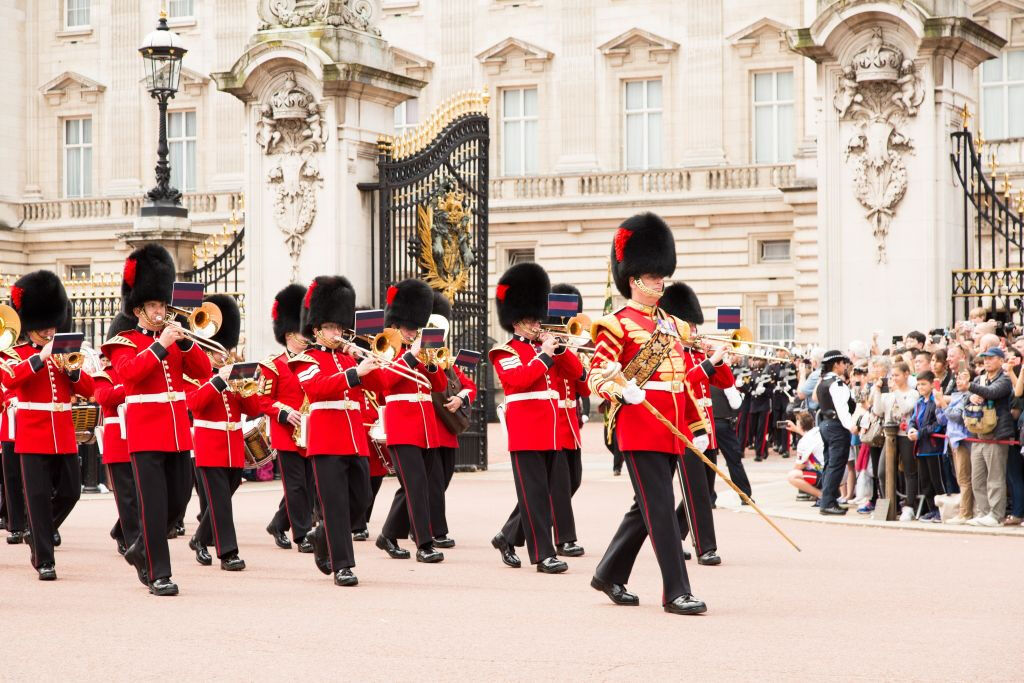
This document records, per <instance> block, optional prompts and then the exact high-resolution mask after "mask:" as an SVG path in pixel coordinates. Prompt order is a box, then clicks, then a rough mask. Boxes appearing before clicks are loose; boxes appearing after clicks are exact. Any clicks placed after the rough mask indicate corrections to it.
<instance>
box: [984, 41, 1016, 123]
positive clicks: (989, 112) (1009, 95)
mask: <svg viewBox="0 0 1024 683" xmlns="http://www.w3.org/2000/svg"><path fill="white" fill-rule="evenodd" d="M1022 108H1024V50H1010V51H1007V52H1004V53H1003V54H1002V55H1000V57H999V59H990V60H988V61H987V62H982V64H981V115H982V126H981V132H982V134H983V135H984V136H985V137H986V138H988V139H990V140H1001V139H1005V138H1019V137H1024V117H1022V116H1021V115H1020V112H1021V110H1022ZM1013 112H1017V113H1016V114H1013Z"/></svg>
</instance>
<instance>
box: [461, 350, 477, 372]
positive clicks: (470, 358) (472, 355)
mask: <svg viewBox="0 0 1024 683" xmlns="http://www.w3.org/2000/svg"><path fill="white" fill-rule="evenodd" d="M479 362H480V352H479V351H470V350H469V349H459V352H458V353H457V354H455V364H456V365H461V366H462V367H464V368H471V367H473V366H474V365H476V364H477V363H479Z"/></svg>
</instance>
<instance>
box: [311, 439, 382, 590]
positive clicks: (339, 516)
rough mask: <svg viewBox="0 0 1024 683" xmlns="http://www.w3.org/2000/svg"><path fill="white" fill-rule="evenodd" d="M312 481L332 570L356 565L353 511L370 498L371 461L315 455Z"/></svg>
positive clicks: (365, 503)
mask: <svg viewBox="0 0 1024 683" xmlns="http://www.w3.org/2000/svg"><path fill="white" fill-rule="evenodd" d="M312 461H313V482H314V486H315V488H316V496H317V499H318V500H319V501H320V513H321V515H322V516H323V520H322V526H323V529H324V530H323V532H321V533H324V534H325V536H326V538H327V552H328V555H329V557H330V560H331V571H334V572H337V571H339V570H342V569H351V568H352V567H354V566H356V556H355V551H354V550H353V549H352V513H353V511H354V510H365V509H366V506H367V503H368V502H369V500H370V490H369V487H368V485H367V482H369V480H370V464H369V461H368V460H367V459H366V458H364V457H363V456H361V455H314V456H313V457H312Z"/></svg>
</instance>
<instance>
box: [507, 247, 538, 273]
mask: <svg viewBox="0 0 1024 683" xmlns="http://www.w3.org/2000/svg"><path fill="white" fill-rule="evenodd" d="M535 256H536V254H535V253H534V249H533V247H517V248H515V249H508V250H506V251H505V261H506V263H505V267H506V268H511V267H512V266H514V265H516V264H517V263H532V262H534V261H536V260H537V259H536V258H535Z"/></svg>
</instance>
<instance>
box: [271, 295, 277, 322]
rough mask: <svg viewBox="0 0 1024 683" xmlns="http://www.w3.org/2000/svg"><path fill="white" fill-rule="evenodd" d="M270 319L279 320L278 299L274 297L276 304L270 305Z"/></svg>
mask: <svg viewBox="0 0 1024 683" xmlns="http://www.w3.org/2000/svg"><path fill="white" fill-rule="evenodd" d="M270 319H271V320H277V299H274V305H273V306H271V307H270Z"/></svg>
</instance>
